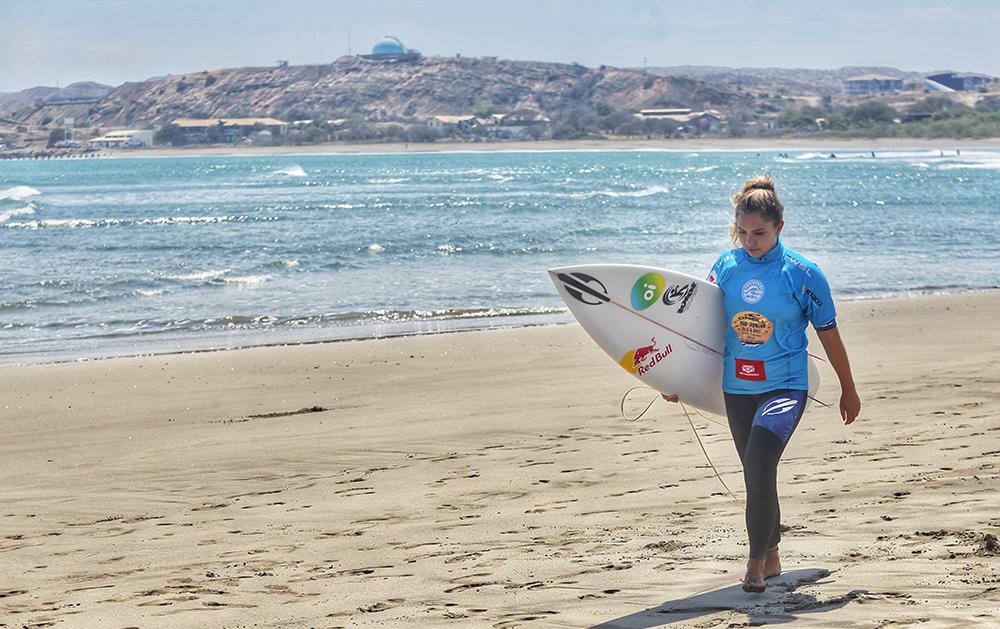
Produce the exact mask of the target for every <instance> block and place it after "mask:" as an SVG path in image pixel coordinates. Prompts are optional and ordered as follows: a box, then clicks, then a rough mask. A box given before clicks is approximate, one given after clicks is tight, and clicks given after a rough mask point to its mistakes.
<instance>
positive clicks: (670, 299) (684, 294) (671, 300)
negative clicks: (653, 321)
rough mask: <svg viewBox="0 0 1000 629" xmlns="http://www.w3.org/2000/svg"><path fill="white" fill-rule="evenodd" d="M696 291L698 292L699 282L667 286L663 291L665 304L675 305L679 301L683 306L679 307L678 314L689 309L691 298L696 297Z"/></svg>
mask: <svg viewBox="0 0 1000 629" xmlns="http://www.w3.org/2000/svg"><path fill="white" fill-rule="evenodd" d="M696 292H698V283H697V282H691V283H690V284H683V285H681V284H678V285H676V286H671V287H669V288H667V290H665V291H663V305H664V306H673V305H674V304H676V303H677V302H680V303H681V306H680V308H678V309H677V314H682V313H683V312H684V311H685V310H687V307H688V306H690V305H691V300H692V299H694V294H695V293H696Z"/></svg>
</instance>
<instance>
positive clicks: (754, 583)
mask: <svg viewBox="0 0 1000 629" xmlns="http://www.w3.org/2000/svg"><path fill="white" fill-rule="evenodd" d="M764 578H765V577H764V560H763V559H751V560H749V561H747V573H746V574H745V575H744V576H743V578H742V579H740V580H741V581H742V582H743V591H744V592H758V593H760V592H763V591H764V589H765V588H766V587H767V586H765V585H764Z"/></svg>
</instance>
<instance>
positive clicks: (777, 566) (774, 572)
mask: <svg viewBox="0 0 1000 629" xmlns="http://www.w3.org/2000/svg"><path fill="white" fill-rule="evenodd" d="M779 574H781V559H780V558H779V557H778V547H777V546H775V547H774V548H768V549H767V557H765V559H764V578H765V579H770V578H771V577H776V576H778V575H779Z"/></svg>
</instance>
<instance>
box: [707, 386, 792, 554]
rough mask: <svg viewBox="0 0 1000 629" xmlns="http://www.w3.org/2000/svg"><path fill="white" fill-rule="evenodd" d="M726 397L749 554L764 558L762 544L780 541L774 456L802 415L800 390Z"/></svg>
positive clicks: (770, 544)
mask: <svg viewBox="0 0 1000 629" xmlns="http://www.w3.org/2000/svg"><path fill="white" fill-rule="evenodd" d="M725 398H726V415H727V416H728V419H729V430H730V432H731V433H732V435H733V442H734V443H735V444H736V451H737V452H738V453H739V455H740V462H741V463H742V464H743V480H744V482H745V484H746V491H747V512H746V525H747V535H748V536H749V538H750V558H751V559H764V557H765V553H766V552H767V549H768V548H773V547H775V546H777V545H778V542H780V541H781V508H780V506H779V504H778V461H779V460H781V454H782V453H783V452H784V450H785V445H786V444H787V443H788V439H789V438H790V437H791V436H792V432H793V431H794V430H795V427H796V426H797V425H798V423H799V419H801V417H802V411H803V409H804V408H805V391H798V390H790V389H780V390H776V391H769V392H767V393H761V394H752V395H746V394H732V393H726V394H725Z"/></svg>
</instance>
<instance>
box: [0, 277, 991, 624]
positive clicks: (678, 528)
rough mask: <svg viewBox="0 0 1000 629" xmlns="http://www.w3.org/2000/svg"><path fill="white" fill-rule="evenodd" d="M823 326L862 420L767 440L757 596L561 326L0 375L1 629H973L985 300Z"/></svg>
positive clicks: (983, 597)
mask: <svg viewBox="0 0 1000 629" xmlns="http://www.w3.org/2000/svg"><path fill="white" fill-rule="evenodd" d="M840 309H841V316H840V325H841V330H842V334H843V336H844V338H845V340H846V343H847V345H848V348H849V350H850V353H851V358H852V362H853V365H854V370H855V375H856V378H857V381H858V384H859V388H860V390H861V392H862V398H863V401H864V404H865V406H864V410H863V412H862V415H861V417H860V419H859V420H858V421H857V422H856V423H855V424H854V425H853V426H850V427H845V426H843V425H842V423H841V421H840V420H839V417H838V416H837V413H836V411H835V410H833V409H821V408H817V407H813V408H811V409H810V410H809V411H807V413H806V415H805V417H804V419H803V421H802V424H801V425H800V427H799V428H798V430H797V432H796V434H795V435H794V436H793V438H792V441H791V443H790V445H789V447H788V450H787V451H786V453H785V457H784V460H783V462H782V464H781V467H780V471H779V475H780V478H779V491H780V492H781V494H782V496H783V503H782V512H783V516H784V524H785V525H786V527H787V531H786V533H785V537H784V540H783V542H782V545H781V549H782V553H783V560H784V568H785V574H784V575H783V576H781V577H777V578H774V579H772V580H770V581H769V587H768V591H767V592H766V593H765V594H763V595H748V594H744V593H743V592H742V591H740V589H739V587H738V578H739V576H740V575H741V574H742V572H741V570H742V567H743V565H744V560H745V553H746V546H745V541H744V538H745V535H744V530H743V513H742V511H741V508H740V507H739V506H738V505H737V504H736V503H735V502H734V501H733V500H732V499H731V498H730V497H729V496H728V495H727V494H725V492H724V491H723V490H722V487H721V485H720V484H719V482H718V480H717V479H716V478H715V477H714V475H713V473H712V470H711V469H710V468H709V467H708V465H707V463H706V460H705V457H704V455H703V454H702V452H701V450H700V449H699V447H698V444H697V442H696V441H695V440H694V437H693V435H692V433H691V429H690V428H689V426H688V424H687V420H686V419H685V417H684V415H683V414H682V412H681V409H680V408H679V407H678V406H677V405H671V404H666V403H657V404H656V405H654V406H653V408H652V409H651V410H650V411H649V413H648V414H647V415H646V416H645V417H644V418H642V419H641V420H640V421H638V422H634V423H628V422H625V421H623V420H622V418H621V417H620V414H619V400H620V398H621V396H622V394H623V392H624V391H625V390H626V389H627V388H628V387H630V386H632V384H634V383H635V381H634V380H633V379H632V378H631V377H630V376H628V375H627V374H626V373H625V372H624V371H623V370H621V369H619V368H618V367H617V366H616V365H615V364H614V361H612V360H611V359H609V358H608V357H607V356H605V355H604V354H603V353H602V352H601V351H600V350H599V349H598V348H597V347H596V345H594V344H593V343H592V342H591V341H590V340H589V339H588V338H587V337H586V335H585V334H584V333H583V332H582V330H581V329H580V328H579V327H578V326H576V325H553V326H543V327H531V328H517V329H510V330H499V331H496V330H495V331H482V332H463V333H450V334H440V335H424V336H415V337H405V338H396V339H386V340H377V341H349V342H340V343H328V344H317V345H307V346H287V347H265V348H255V349H244V350H232V351H223V352H209V353H199V354H173V355H163V356H154V357H143V358H127V359H114V360H100V361H92V362H84V363H63V364H50V365H38V366H27V367H11V368H4V369H0V382H2V387H3V391H4V392H5V399H4V401H3V405H2V407H0V425H2V427H3V432H4V435H5V438H4V439H3V440H2V441H0V461H2V466H3V468H2V469H3V477H4V483H3V485H2V486H0V505H2V506H0V561H2V563H3V566H4V570H3V571H2V574H0V627H15V626H16V627H21V626H32V627H35V626H56V627H60V626H62V627H110V626H114V627H126V626H128V627H177V628H181V627H184V628H188V627H250V626H273V627H368V626H383V627H449V626H451V627H463V628H464V627H515V626H526V627H589V626H602V627H654V626H673V627H705V626H744V625H745V624H746V623H751V624H754V625H758V624H770V623H788V622H792V623H793V625H794V626H808V627H831V626H838V627H872V626H881V625H885V624H902V625H909V624H918V623H920V624H922V626H983V627H987V626H996V625H997V624H1000V604H998V603H997V600H998V594H997V592H998V590H997V587H998V584H1000V549H998V547H997V543H996V539H995V537H994V536H997V535H998V534H1000V517H998V516H1000V491H998V490H1000V481H998V479H1000V468H998V463H997V461H998V458H997V454H998V452H1000V446H998V445H997V436H998V434H1000V351H998V349H997V348H998V347H1000V327H998V326H997V325H996V321H997V320H998V319H1000V293H998V291H990V292H985V293H969V294H959V295H938V296H924V297H912V298H905V297H903V298H894V299H882V300H859V301H854V302H846V303H843V304H841V308H840ZM822 371H823V375H824V382H823V385H822V387H821V389H820V392H819V395H818V397H819V398H820V399H822V400H825V401H826V402H828V403H831V404H834V405H836V402H837V395H838V389H837V385H836V378H835V377H834V374H833V372H832V370H831V369H830V368H829V365H823V367H822ZM651 396H652V394H651V393H642V394H633V397H630V398H629V401H628V403H627V404H626V410H627V411H628V412H630V413H634V412H636V411H637V410H639V409H641V407H642V406H644V405H645V402H646V401H647V400H648V399H649V398H650V397H651ZM694 420H695V422H696V425H697V426H698V429H699V432H700V434H701V436H702V439H703V441H704V443H705V447H706V448H707V450H708V452H709V455H710V456H711V457H712V460H713V461H714V462H715V463H716V465H717V466H718V467H719V470H720V472H721V473H722V476H723V478H724V479H725V480H726V482H727V483H728V484H729V485H730V487H732V488H733V489H734V490H735V491H736V493H737V494H738V495H742V479H741V475H740V469H739V463H738V459H737V458H736V454H735V451H734V449H733V447H732V444H731V441H730V439H729V437H728V434H727V431H726V429H725V428H723V427H720V426H718V425H715V424H712V423H709V422H706V421H705V420H703V419H702V418H700V417H695V418H694Z"/></svg>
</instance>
